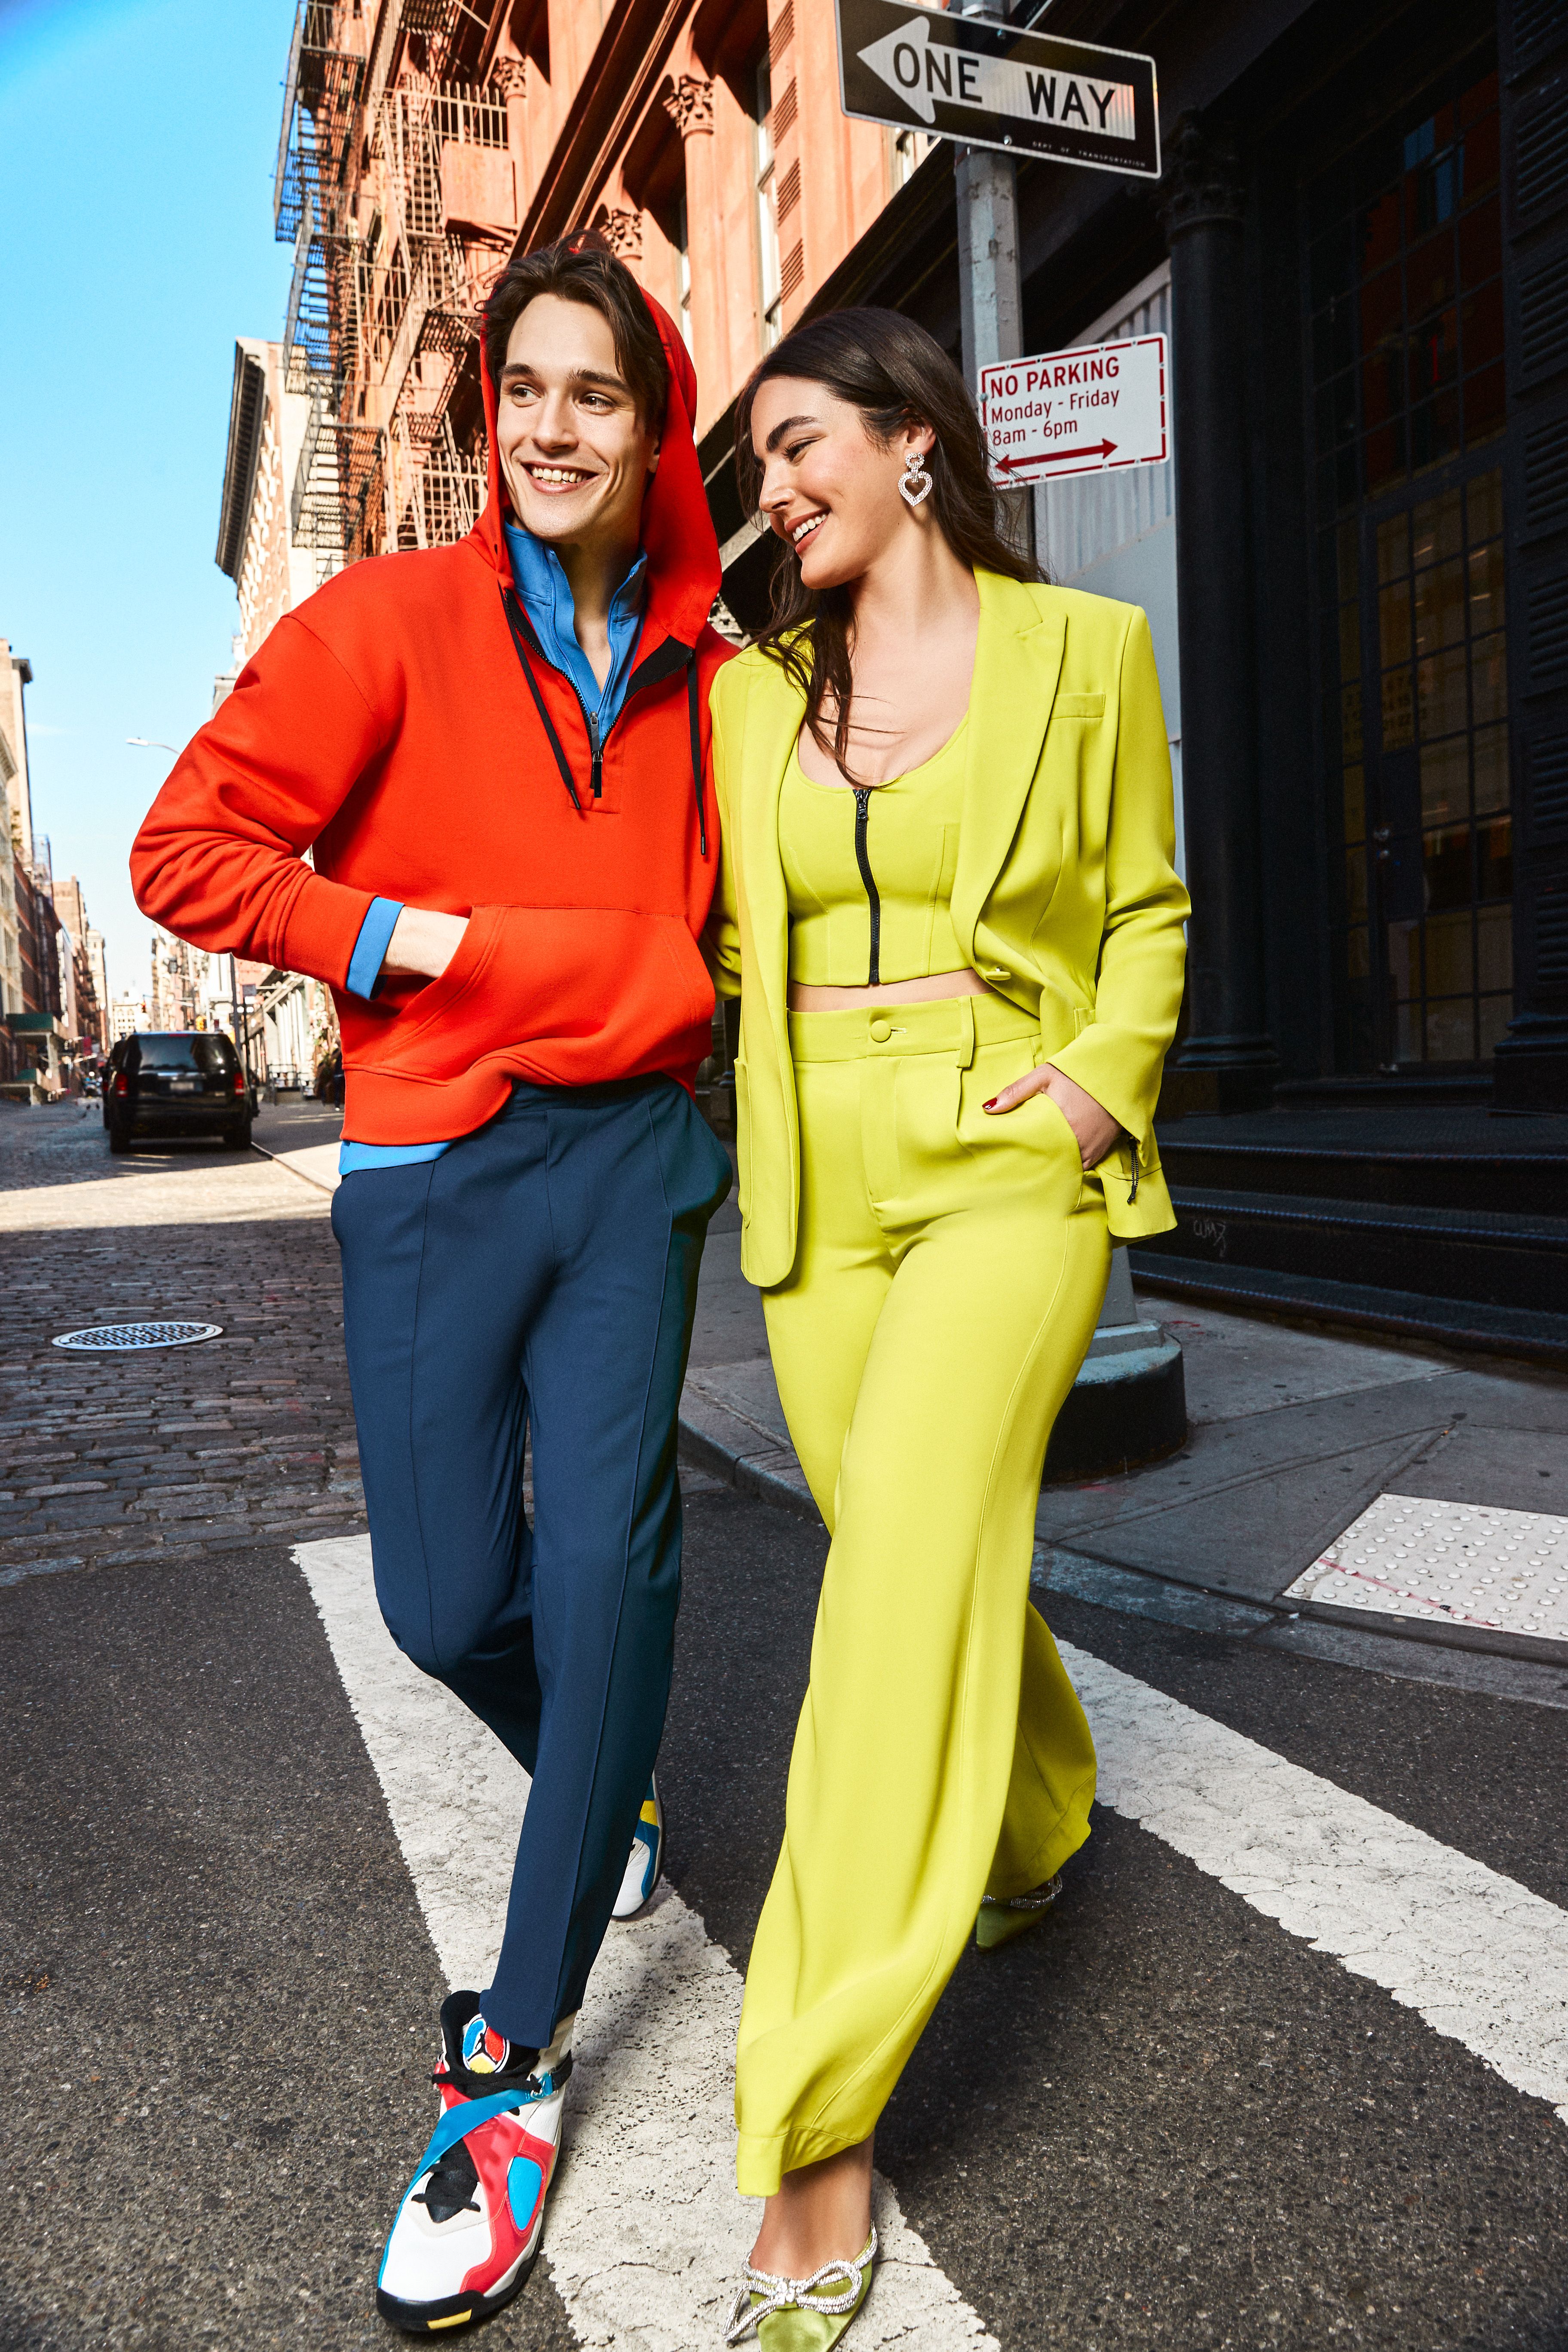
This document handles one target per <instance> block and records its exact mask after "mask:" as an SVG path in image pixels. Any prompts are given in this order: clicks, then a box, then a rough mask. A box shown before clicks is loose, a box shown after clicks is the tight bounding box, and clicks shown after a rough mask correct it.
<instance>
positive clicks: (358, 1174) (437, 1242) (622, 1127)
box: [332, 1078, 730, 2048]
mask: <svg viewBox="0 0 1568 2352" xmlns="http://www.w3.org/2000/svg"><path fill="white" fill-rule="evenodd" d="M729 1186H730V1164H729V1161H728V1160H727V1158H726V1157H725V1154H724V1151H723V1150H722V1147H721V1145H720V1144H719V1143H718V1141H717V1140H716V1139H715V1138H714V1136H713V1134H712V1132H711V1130H710V1129H709V1128H708V1126H707V1125H706V1123H705V1121H704V1120H703V1119H702V1118H701V1116H700V1113H699V1112H698V1111H697V1110H696V1108H695V1107H694V1106H693V1104H692V1102H691V1100H690V1098H689V1096H687V1095H686V1094H685V1093H683V1092H682V1090H681V1089H680V1088H679V1087H677V1086H675V1085H674V1084H672V1083H671V1082H670V1081H669V1080H668V1079H665V1078H652V1079H628V1080H626V1081H625V1082H624V1083H621V1084H618V1085H609V1086H602V1087H536V1086H528V1085H519V1086H518V1087H517V1088H516V1089H515V1091H514V1093H513V1094H512V1096H511V1098H510V1101H509V1103H508V1104H507V1107H506V1108H505V1109H504V1110H503V1111H501V1112H500V1114H499V1115H498V1116H497V1117H496V1118H493V1119H492V1120H491V1121H490V1123H489V1126H488V1127H484V1128H481V1129H479V1132H478V1133H477V1134H475V1135H471V1136H467V1137H465V1138H464V1139H463V1140H462V1141H461V1142H460V1143H457V1144H454V1145H453V1147H452V1149H451V1150H449V1151H447V1152H445V1153H444V1154H443V1155H442V1156H441V1158H440V1159H438V1160H427V1161H426V1162H424V1163H422V1164H418V1165H416V1166H412V1167H401V1168H373V1169H360V1170H357V1171H354V1172H353V1174H351V1175H349V1176H346V1177H345V1178H344V1179H343V1181H342V1184H341V1185H340V1186H339V1188H338V1191H337V1193H336V1195H335V1197H334V1200H333V1202H332V1230H333V1232H334V1234H336V1235H337V1239H338V1242H339V1244H340V1246H341V1248H342V1267H343V1307H344V1324H345V1337H346V1339H347V1345H348V1359H349V1373H350V1378H351V1380H352V1381H353V1402H354V1418H355V1420H356V1422H357V1423H358V1425H359V1444H360V1462H361V1466H362V1470H363V1477H364V1489H365V1504H366V1508H367V1510H368V1513H369V1517H370V1531H371V1544H372V1549H373V1551H374V1559H375V1588H376V1597H377V1599H378V1600H379V1601H380V1603H381V1609H382V1613H383V1615H384V1618H385V1620H386V1622H387V1624H388V1626H389V1627H390V1629H391V1631H392V1633H393V1636H394V1638H395V1641H396V1642H397V1644H398V1646H399V1648H400V1649H402V1650H404V1651H405V1653H406V1654H407V1655H408V1656H409V1657H410V1658H412V1659H413V1660H414V1662H415V1664H416V1665H419V1666H422V1667H423V1668H424V1670H425V1672H426V1674H429V1675H434V1676H436V1678H437V1680H438V1681H440V1682H443V1683H445V1684H446V1685H447V1688H448V1689H449V1690H452V1691H454V1692H455V1693H456V1694H457V1696H458V1697H459V1698H460V1699H462V1700H463V1701H464V1703H465V1704H466V1705H467V1706H470V1707H471V1708H472V1709H473V1711H474V1713H475V1714H476V1715H478V1716H479V1717H481V1719H482V1720H483V1721H484V1722H485V1723H487V1724H488V1725H489V1727H490V1729H491V1730H492V1731H493V1732H494V1733H495V1735H496V1737H497V1738H498V1739H500V1741H502V1743H503V1744H504V1745H505V1746H506V1747H507V1748H509V1749H510V1752H511V1754H512V1755H513V1756H515V1757H516V1759H517V1760H518V1762H519V1763H520V1764H521V1766H522V1767H523V1769H524V1770H525V1771H527V1772H529V1773H531V1775H532V1779H533V1787H532V1791H531V1795H530V1797H529V1801H528V1808H527V1811H526V1814H525V1816H524V1819H523V1824H522V1833H521V1838H520V1840H519V1843H518V1850H517V1862H516V1865H515V1868H514V1870H513V1873H512V1882H511V1895H510V1903H509V1905H508V1909H507V1921H506V1934H505V1937H504V1940H503V1942H502V1945H501V1952H500V1960H499V1962H498V1964H497V1968H496V1974H495V1981H494V1983H493V1984H492V1985H491V1986H490V1987H489V1990H488V1991H487V1992H486V1994H485V1999H484V2012H485V2016H486V2018H487V2019H488V2020H489V2022H490V2023H491V2024H492V2025H493V2026H494V2027H495V2028H496V2030H497V2032H500V2033H504V2034H506V2035H508V2036H509V2037H510V2039H511V2040H512V2041H513V2042H518V2043H521V2044H523V2045H525V2046H530V2047H538V2048H542V2047H543V2046H544V2045H546V2044H547V2043H548V2042H550V2040H551V2039H552V2035H553V2032H554V2030H555V2025H556V2021H557V2020H558V2019H560V2018H562V2017H564V2016H566V2015H568V2014H569V2013H570V2012H571V2011H574V2010H575V2009H576V2008H577V2007H578V2006H579V2004H580V2002H581V2000H582V1998H583V1990H584V1985H585V1984H586V1982H587V1979H588V1971H589V1969H591V1968H592V1966H593V1964H594V1960H595V1956H596V1955H597V1952H598V1949H599V1946H600V1944H601V1942H602V1941H603V1939H604V1935H605V1928H606V1927H608V1925H609V1920H610V1912H611V1907H612V1906H613V1904H614V1902H615V1899H616V1891H617V1889H618V1888H619V1885H620V1882H621V1876H622V1873H623V1871H624V1869H625V1867H626V1855H627V1853H628V1851H629V1849H630V1845H631V1839H632V1832H633V1831H634V1829H635V1827H636V1824H637V1815H638V1811H639V1809H640V1807H641V1805H642V1801H643V1799H644V1797H645V1796H646V1794H647V1783H648V1775H649V1773H650V1772H651V1771H652V1769H653V1765H654V1759H655V1758H656V1756H657V1755H658V1743H659V1738H660V1734H661V1733H662V1731H663V1728H664V1714H665V1706H666V1702H667V1700H668V1695H669V1677H670V1666H671V1661H672V1657H673V1650H674V1632H675V1613H676V1608H677V1604H678V1602H679V1597H680V1493H679V1486H678V1484H677V1478H676V1414H677V1409H678V1406H679V1399H680V1385H681V1381H682V1380H683V1379H684V1377H685V1373H686V1357H687V1350H688V1349H689V1345H690V1339H691V1320H692V1315H693V1312H694V1309H695V1307H696V1303H697V1269H698V1265H699V1262H700V1258H701V1255H702V1243H703V1237H704V1234H705V1233H706V1230H707V1225H708V1220H709V1218H710V1216H711V1215H712V1213H713V1212H714V1210H715V1209H716V1208H717V1207H718V1206H719V1203H720V1202H721V1201H722V1199H723V1198H724V1195H725V1193H726V1192H728V1190H729ZM530 1432H531V1435H532V1442H533V1518H532V1523H531V1524H530V1522H529V1519H528V1517H527V1514H526V1513H525V1511H524V1508H523V1492H522V1471H523V1440H524V1437H525V1434H527V1433H530Z"/></svg>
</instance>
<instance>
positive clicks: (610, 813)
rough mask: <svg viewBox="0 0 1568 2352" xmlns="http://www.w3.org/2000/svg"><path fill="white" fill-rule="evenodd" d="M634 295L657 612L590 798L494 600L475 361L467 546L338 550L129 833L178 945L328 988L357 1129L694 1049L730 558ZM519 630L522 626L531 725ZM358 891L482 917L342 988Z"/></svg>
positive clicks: (366, 903) (683, 1077) (502, 573)
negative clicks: (644, 364)
mask: <svg viewBox="0 0 1568 2352" xmlns="http://www.w3.org/2000/svg"><path fill="white" fill-rule="evenodd" d="M645 299H648V309H649V310H650V312H651V313H652V315H653V318H654V320H655V322H656V324H657V325H658V331H659V335H660V338H661V340H662V341H663V344H664V351H665V357H666V359H667V360H668V362H669V371H670V392H669V399H668V404H667V406H666V410H665V417H664V429H663V435H662V438H661V442H660V446H659V460H658V470H657V471H656V473H655V475H654V478H653V480H652V483H651V484H650V486H649V488H648V491H647V499H646V500H645V503H644V507H643V518H642V545H643V551H644V553H645V554H646V556H647V605H646V609H645V614H644V619H643V625H642V631H641V635H640V636H639V637H638V640H637V652H636V655H635V657H634V661H633V667H632V671H631V676H630V681H629V686H628V690H627V694H626V704H625V707H624V709H623V710H622V712H621V715H620V716H619V717H618V718H617V719H616V722H615V724H614V726H613V727H612V728H611V729H610V730H609V731H608V733H607V734H606V736H605V744H604V755H603V773H602V788H601V792H600V795H599V797H597V798H595V796H594V793H593V790H592V784H591V761H590V746H589V741H588V733H587V727H586V722H585V720H584V716H583V709H582V705H581V703H580V702H579V701H578V698H577V696H576V694H575V692H574V689H573V688H572V685H571V683H570V682H569V680H567V679H566V678H564V677H562V675H561V674H560V672H559V671H558V670H556V669H554V668H552V667H551V665H550V664H549V663H548V662H547V661H546V660H545V659H544V658H543V656H542V654H541V653H540V652H539V651H538V649H537V643H536V641H532V639H531V628H530V625H529V624H528V622H527V620H526V616H525V615H524V614H523V608H522V605H521V599H516V600H515V601H514V602H513V604H512V606H511V616H510V619H509V613H508V608H507V606H506V604H504V603H503V593H504V592H509V591H510V589H511V566H510V559H509V557H508V554H507V549H506V541H505V537H504V534H503V531H502V520H503V509H502V499H501V489H500V475H499V469H498V466H497V460H496V438H495V409H496V403H495V392H494V387H493V386H492V385H491V383H490V381H489V373H488V371H487V373H486V374H485V382H484V393H485V417H486V422H487V424H488V425H489V496H488V498H487V499H486V501H485V509H484V512H483V514H482V515H481V516H480V518H479V522H478V524H477V525H476V526H475V528H474V529H473V530H471V531H470V532H469V533H468V537H467V538H466V539H465V540H462V541H459V543H458V545H457V546H456V547H440V548H430V549H427V550H424V551H420V552H418V553H408V554H401V555H386V556H381V557H378V558H375V559H374V560H372V561H369V562H362V563H354V564H351V565H350V566H349V567H348V569H347V570H346V571H343V572H339V573H338V574H337V576H336V577H335V578H334V579H332V580H330V581H329V582H328V583H327V584H326V586H325V587H324V588H321V589H320V590H319V591H318V593H316V594H315V595H314V596H312V597H310V599H309V600H308V601H307V602H306V603H305V604H301V605H300V607H299V609H298V610H297V611H295V612H292V613H289V614H286V615H285V616H284V618H283V619H282V620H281V621H279V624H278V626H277V627H276V628H275V629H274V630H273V632H272V634H271V635H270V636H269V637H268V640H267V642H266V644H265V645H264V646H262V647H261V649H260V651H259V652H258V654H257V655H256V656H255V657H254V659H253V660H251V661H250V662H248V663H247V665H246V667H245V668H244V669H243V670H242V671H241V672H240V675H239V677H238V680H237V683H236V686H235V688H234V691H233V693H232V694H231V695H230V696H229V698H228V699H227V700H226V702H225V703H224V704H223V705H222V707H221V709H219V710H218V711H217V712H216V715H215V716H214V717H213V718H212V719H209V720H208V722H207V724H206V725H205V727H204V728H203V729H202V730H201V732H200V733H199V734H198V735H197V736H196V737H195V740H193V741H192V742H191V743H190V745H189V746H188V747H187V749H186V750H185V751H184V752H183V753H182V754H181V757H180V759H179V761H177V763H176V764H175V766H174V769H173V770H172V772H171V773H170V775H169V777H168V780H167V782H165V784H164V786H163V791H162V792H161V793H159V795H158V797H157V799H156V801H155V802H154V803H153V807H152V809H151V811H150V812H149V814H148V816H147V819H146V821H145V823H144V824H143V825H142V830H141V832H140V833H139V834H138V835H137V837H136V843H135V846H134V848H133V849H132V854H131V875H132V886H133V887H134V889H135V893H136V902H137V904H138V906H139V907H141V908H142V912H143V913H144V914H147V915H150V916H152V917H153V919H154V921H156V922H159V923H162V924H163V925H164V926H166V928H167V929H170V930H171V931H174V933H176V934H177V935H178V936H179V937H180V938H182V939H185V940H191V941H192V942H193V943H194V944H195V946H197V947H202V948H208V949H216V950H232V951H233V952H234V953H235V954H236V955H242V956H247V957H251V958H254V959H256V960H257V961H260V962H264V963H271V964H278V965H280V966H282V967H284V968H285V969H286V970H289V971H301V972H308V973H310V974H311V975H312V976H313V977H314V978H316V979H319V980H324V981H326V982H330V983H331V989H332V994H333V999H334V1002H335V1003H336V1004H337V1008H338V1019H339V1022H340V1024H341V1025H342V1039H343V1066H344V1069H345V1072H346V1074H347V1103H346V1116H345V1118H344V1121H343V1134H344V1136H345V1138H347V1139H349V1140H350V1141H353V1142H357V1143H378V1144H401V1143H423V1142H431V1141H436V1140H444V1139H447V1138H449V1137H453V1136H458V1135H466V1134H468V1133H470V1132H471V1131H472V1129H475V1128H477V1127H480V1126H482V1125H483V1124H484V1122H485V1120H486V1119H488V1118H491V1117H492V1116H493V1115H494V1113H495V1112H496V1111H497V1110H499V1109H500V1106H501V1104H502V1103H503V1102H504V1101H505V1100H506V1097H507V1094H508V1092H509V1090H510V1085H511V1082H512V1080H513V1079H514V1078H532V1079H537V1080H541V1081H542V1082H544V1083H546V1084H554V1085H561V1086H586V1085H589V1084H592V1083H593V1082H594V1081H595V1080H600V1079H606V1078H626V1077H634V1076H643V1075H646V1074H647V1073H649V1072H653V1071H664V1072H667V1073H668V1075H669V1076H671V1077H673V1078H675V1079H677V1080H679V1083H680V1084H681V1085H682V1086H684V1087H688V1088H689V1087H690V1086H691V1084H692V1081H693V1079H694V1077H695V1075H696V1068H697V1064H698V1063H699V1062H700V1059H701V1058H702V1056H703V1055H704V1054H706V1053H707V1052H708V1050H709V1029H710V1021H711V1018H712V1012H713V991H712V986H711V983H710V981H709V977H708V973H707V971H706V969H705V967H704V965H703V961H702V958H701V955H700V952H699V950H698V946H697V940H698V936H699V934H700V931H701V929H702V926H703V923H704V921H705V919H706V918H707V914H708V906H709V900H710V898H711V897H712V893H713V882H714V877H715V874H716V872H717V870H718V856H719V818H718V810H717V803H716V801H715V798H714V794H713V791H712V786H711V756H712V755H711V749H710V726H709V718H708V696H709V689H710V687H711V685H712V682H713V677H714V673H715V672H716V671H717V669H718V667H719V666H720V664H721V662H723V661H724V660H725V659H726V658H727V657H728V656H729V654H730V653H731V650H732V649H731V647H730V646H726V645H725V643H724V641H723V639H722V638H721V637H720V636H718V635H716V634H715V633H714V631H713V630H712V629H711V628H710V627H709V626H708V614H709V611H710V607H711V605H712V603H713V599H714V597H715V596H716V595H717V594H718V593H719V578H720V568H719V549H718V542H717V541H716V540H715V538H714V535H713V526H712V523H711V521H710V518H709V513H708V502H707V499H706V498H705V497H704V495H703V488H702V478H701V474H700V468H699V466H698V461H697V451H696V448H695V446H694V444H693V441H692V437H691V420H692V417H693V415H695V412H696V390H697V387H696V379H695V377H694V376H693V373H692V370H691V362H690V360H689V358H688V356H687V352H686V346H685V344H684V343H683V342H682V341H681V339H680V336H679V333H678V332H677V331H676V329H675V327H674V326H673V325H672V323H671V321H670V320H669V319H668V317H667V316H666V314H665V312H664V311H663V310H661V309H660V308H659V306H658V303H656V302H655V301H653V300H652V299H651V298H645ZM519 623H521V631H518V624H519ZM514 631H516V632H518V633H519V634H521V636H522V638H523V641H524V643H525V644H529V643H532V650H531V672H532V677H533V680H534V681H535V683H536V685H537V688H538V693H539V696H540V698H541V700H542V706H543V712H544V713H547V714H548V719H549V722H550V728H549V729H547V727H546V726H545V724H543V723H542V712H541V709H540V708H539V706H538V705H537V704H536V702H535V699H534V695H533V692H532V691H531V687H530V680H529V676H528V673H527V670H526V669H525V667H524V662H523V656H522V653H521V650H520V648H519V646H518V645H517V644H516V643H515V642H514ZM550 729H552V730H553V733H554V736H555V738H556V741H557V744H558V746H559V752H560V755H561V756H560V757H559V758H558V756H557V751H556V748H555V746H552V742H551V740H550ZM563 761H564V764H565V766H566V768H567V770H568V771H569V772H570V774H571V776H572V778H573V780H574V786H575V793H576V798H577V800H578V801H579V802H580V803H581V808H580V809H579V808H578V807H577V806H575V805H574V801H573V799H572V797H571V796H570V795H569V793H568V791H567V787H566V784H565V782H563V773H562V762H563ZM694 768H695V770H696V773H695V774H694ZM704 834H705V835H706V848H705V849H704V846H703V842H702V835H704ZM306 850H309V851H310V855H311V858H312V861H313V863H312V865H310V866H308V865H306V864H305V862H304V855H303V854H304V852H305V851H306ZM373 898H397V899H401V900H403V901H404V902H405V904H407V905H410V906H418V907H431V908H437V909H439V910H440V911H442V912H444V913H447V914H454V915H471V916H472V918H473V919H472V920H471V922H470V923H469V925H468V930H467V932H466V934H465V935H464V939H463V943H462V945H461V946H460V947H459V949H458V952H457V954H456V956H455V957H454V958H453V960H452V961H451V963H450V964H449V965H448V967H447V971H445V972H444V973H443V974H442V976H441V978H440V979H439V980H435V981H422V980H419V979H417V978H415V977H410V976H406V975H397V976H389V977H388V978H386V979H385V980H384V981H383V982H382V985H381V987H380V988H379V989H378V990H377V992H376V994H375V997H374V1000H368V1001H367V1000H366V999H365V998H363V997H360V996H351V995H349V994H347V993H346V992H345V988H344V982H345V981H346V979H347V975H348V967H349V959H350V957H351V956H352V954H353V948H354V942H355V940H357V939H358V937H359V931H360V927H361V925H362V924H363V920H364V918H365V914H366V912H367V910H368V908H369V907H370V904H371V901H372V899H373Z"/></svg>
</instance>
